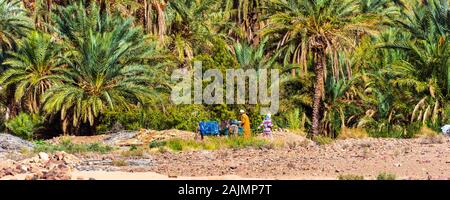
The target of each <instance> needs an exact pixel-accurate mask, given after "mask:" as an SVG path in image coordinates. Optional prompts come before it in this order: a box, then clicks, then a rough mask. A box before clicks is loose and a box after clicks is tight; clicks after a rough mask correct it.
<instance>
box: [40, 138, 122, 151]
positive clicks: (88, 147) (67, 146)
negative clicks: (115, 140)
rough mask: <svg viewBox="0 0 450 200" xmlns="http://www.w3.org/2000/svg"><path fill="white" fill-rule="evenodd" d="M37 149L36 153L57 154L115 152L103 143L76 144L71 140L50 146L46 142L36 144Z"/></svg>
mask: <svg viewBox="0 0 450 200" xmlns="http://www.w3.org/2000/svg"><path fill="white" fill-rule="evenodd" d="M35 145H36V147H35V148H34V151H35V152H50V153H52V152H56V151H65V152H67V153H84V152H98V153H108V152H110V151H112V150H114V148H113V147H111V146H108V145H104V144H101V143H90V144H74V143H72V141H70V140H63V141H61V143H59V144H49V143H47V142H45V141H37V142H35Z"/></svg>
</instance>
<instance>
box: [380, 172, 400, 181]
mask: <svg viewBox="0 0 450 200" xmlns="http://www.w3.org/2000/svg"><path fill="white" fill-rule="evenodd" d="M396 177H397V176H396V175H395V174H390V173H386V172H383V173H380V174H378V176H377V180H395V179H396Z"/></svg>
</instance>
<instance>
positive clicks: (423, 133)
mask: <svg viewBox="0 0 450 200" xmlns="http://www.w3.org/2000/svg"><path fill="white" fill-rule="evenodd" d="M438 135H440V134H439V133H438V132H436V131H434V130H433V129H431V128H428V127H426V126H423V127H422V128H420V131H419V132H418V133H417V134H416V137H434V136H438Z"/></svg>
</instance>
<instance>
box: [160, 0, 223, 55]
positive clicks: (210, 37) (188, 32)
mask: <svg viewBox="0 0 450 200" xmlns="http://www.w3.org/2000/svg"><path fill="white" fill-rule="evenodd" d="M169 6H170V8H171V9H172V10H173V13H172V14H171V15H173V16H172V17H171V18H173V20H172V21H171V24H170V26H169V30H168V31H169V36H170V37H171V40H172V41H171V43H170V44H169V49H171V50H172V51H174V53H175V55H176V56H177V57H178V59H179V61H180V62H182V63H184V64H189V62H190V61H191V60H192V58H193V57H194V55H197V54H198V53H199V52H208V51H211V50H212V49H213V47H214V40H216V39H218V40H221V39H223V38H224V37H225V36H224V35H222V34H220V33H218V32H216V30H214V28H215V27H214V26H216V25H218V24H217V23H220V22H216V21H214V20H212V19H214V18H213V17H214V15H215V14H216V12H215V11H217V10H219V9H217V7H218V6H220V4H218V3H217V1H215V0H199V1H191V0H177V1H170V2H169Z"/></svg>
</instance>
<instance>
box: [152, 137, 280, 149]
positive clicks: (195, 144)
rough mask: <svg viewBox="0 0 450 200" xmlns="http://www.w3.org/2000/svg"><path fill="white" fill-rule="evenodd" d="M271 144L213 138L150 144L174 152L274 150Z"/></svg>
mask: <svg viewBox="0 0 450 200" xmlns="http://www.w3.org/2000/svg"><path fill="white" fill-rule="evenodd" d="M273 145H277V144H274V143H271V142H269V141H267V140H264V139H259V138H250V139H245V138H243V137H228V138H223V137H211V138H207V139H205V140H204V141H196V140H183V139H172V140H168V141H156V140H155V141H153V142H152V143H150V144H149V147H150V148H168V149H170V150H172V151H183V150H217V149H222V148H231V149H243V148H248V147H252V148H273V147H274V146H273Z"/></svg>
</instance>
